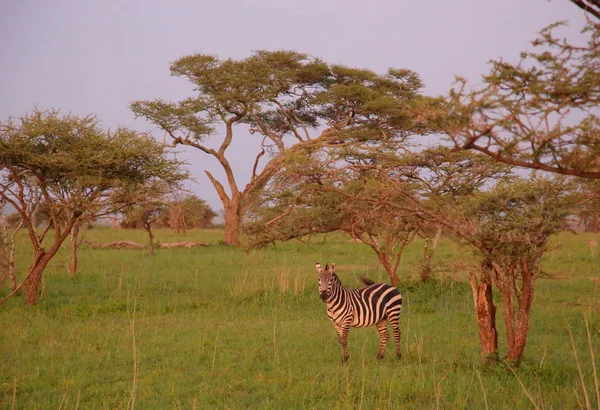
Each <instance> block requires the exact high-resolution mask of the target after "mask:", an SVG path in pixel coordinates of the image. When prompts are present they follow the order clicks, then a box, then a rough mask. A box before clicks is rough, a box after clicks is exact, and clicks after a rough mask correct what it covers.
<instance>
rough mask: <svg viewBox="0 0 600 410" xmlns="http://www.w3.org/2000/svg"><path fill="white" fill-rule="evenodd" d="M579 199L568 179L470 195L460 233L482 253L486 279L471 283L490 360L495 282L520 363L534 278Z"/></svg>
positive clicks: (493, 355) (511, 354)
mask: <svg viewBox="0 0 600 410" xmlns="http://www.w3.org/2000/svg"><path fill="white" fill-rule="evenodd" d="M575 203H576V199H575V197H574V196H573V194H572V193H571V191H570V190H569V186H568V183H567V181H556V180H550V179H542V178H538V177H534V178H532V179H531V180H524V179H520V180H516V181H512V182H511V183H504V182H501V183H500V184H498V185H497V186H496V187H494V189H493V190H489V191H486V192H480V193H478V194H477V195H474V196H472V197H470V198H466V200H465V202H464V203H463V206H462V208H461V210H460V211H459V212H458V213H457V214H456V215H458V214H460V218H461V219H462V223H460V222H458V221H457V220H455V222H454V224H453V226H454V228H455V231H454V232H455V233H458V235H459V236H460V237H461V239H462V240H466V241H468V243H470V245H471V246H473V247H474V248H475V249H476V250H477V251H478V253H479V254H480V255H481V264H480V269H479V275H480V279H479V281H477V278H476V275H475V272H472V273H471V286H472V289H473V297H474V302H475V307H476V317H477V322H478V326H479V334H480V339H481V346H482V355H483V356H484V357H485V358H486V359H487V360H495V359H497V355H498V353H497V347H498V346H497V331H496V327H495V311H496V307H495V306H494V304H493V301H492V288H491V285H492V282H493V283H494V284H495V285H496V287H497V288H498V291H499V292H500V295H501V297H502V301H503V304H502V312H503V317H504V324H505V329H506V340H507V345H508V352H507V356H506V357H507V359H508V360H509V361H511V362H512V363H514V364H515V365H518V364H519V363H520V361H521V358H522V356H523V353H524V351H525V345H526V341H527V334H528V330H529V315H530V311H531V306H532V303H533V290H534V280H535V278H536V277H537V276H539V274H540V272H541V267H540V261H541V258H542V255H543V254H544V252H545V251H546V250H547V246H548V240H549V239H550V236H551V235H553V234H555V233H556V232H558V231H560V230H561V229H563V228H564V227H565V226H566V217H567V216H568V215H569V214H570V212H571V211H572V210H573V209H574V204H575Z"/></svg>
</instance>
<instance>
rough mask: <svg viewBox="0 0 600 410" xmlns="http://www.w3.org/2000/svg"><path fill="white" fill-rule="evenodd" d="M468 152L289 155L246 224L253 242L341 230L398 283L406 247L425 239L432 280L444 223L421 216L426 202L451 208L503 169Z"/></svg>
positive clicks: (352, 149)
mask: <svg viewBox="0 0 600 410" xmlns="http://www.w3.org/2000/svg"><path fill="white" fill-rule="evenodd" d="M482 157H483V156H482V155H475V156H474V155H472V154H470V153H468V152H457V153H452V152H450V150H448V149H445V148H432V149H426V150H423V151H419V152H415V153H411V152H409V151H402V152H396V151H393V150H388V149H386V148H385V147H381V146H374V147H370V148H369V149H365V148H357V147H356V146H355V145H354V146H349V147H344V148H343V149H335V150H333V149H329V150H328V151H327V153H326V154H325V153H323V152H321V153H313V155H312V156H309V155H298V156H296V157H294V158H288V161H286V163H285V167H284V169H283V170H282V172H281V173H279V174H278V175H277V176H276V177H275V178H274V180H273V181H272V184H270V186H269V189H268V190H266V191H265V194H264V196H263V202H262V203H260V205H259V206H258V207H257V210H256V211H257V212H256V218H255V220H254V221H253V222H252V223H250V224H248V225H247V232H248V235H249V236H250V237H251V238H252V241H253V242H251V243H252V244H253V245H262V244H266V243H272V242H274V241H276V240H279V241H285V240H289V239H293V238H299V237H302V236H304V235H308V234H311V233H322V232H333V231H343V232H345V233H347V234H348V235H350V236H351V237H353V238H355V239H357V240H359V241H360V242H363V243H365V244H367V245H369V246H370V247H371V249H372V250H373V251H374V252H375V254H376V255H377V258H378V260H379V262H380V263H381V265H382V266H383V267H384V269H385V270H386V272H387V273H388V275H389V277H390V281H391V283H392V284H393V285H394V286H396V285H397V284H398V281H399V278H398V273H397V272H398V267H399V264H400V261H401V258H402V254H403V251H404V249H405V247H406V246H407V245H408V244H410V243H411V241H412V240H413V239H414V238H415V237H416V236H417V235H419V236H421V237H423V238H424V239H425V247H424V250H423V251H424V260H423V267H422V271H421V277H422V279H423V280H424V281H427V280H429V279H430V274H431V263H432V262H431V260H432V257H433V254H434V252H435V249H436V247H437V243H438V241H439V239H440V236H441V228H442V225H441V224H440V223H439V222H437V221H435V220H432V219H431V218H428V217H427V216H426V215H424V214H423V212H422V209H423V207H424V205H423V203H424V202H426V201H429V202H432V201H437V203H439V204H444V205H445V206H450V205H451V202H452V200H453V199H452V198H453V197H456V196H460V195H466V194H471V193H472V192H474V191H475V190H477V189H479V188H480V187H481V186H482V185H483V184H484V183H485V182H486V181H487V180H489V179H491V178H498V177H500V176H502V175H505V173H506V168H507V167H506V166H503V165H498V164H496V163H495V162H494V161H492V160H489V159H487V158H482Z"/></svg>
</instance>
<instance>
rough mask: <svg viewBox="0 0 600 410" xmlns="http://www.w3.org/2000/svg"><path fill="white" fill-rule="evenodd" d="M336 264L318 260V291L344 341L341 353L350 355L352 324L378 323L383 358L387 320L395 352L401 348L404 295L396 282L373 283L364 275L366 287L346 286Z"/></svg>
mask: <svg viewBox="0 0 600 410" xmlns="http://www.w3.org/2000/svg"><path fill="white" fill-rule="evenodd" d="M334 270H335V265H332V267H331V268H330V267H329V266H326V267H325V269H323V268H322V267H321V265H320V264H319V263H318V262H317V271H318V272H319V294H320V297H321V299H322V300H323V301H324V302H325V303H326V305H327V316H328V317H329V319H330V320H331V321H332V322H333V324H334V326H335V329H336V331H337V333H338V337H339V340H340V344H341V345H342V357H343V360H344V361H346V360H347V359H348V357H349V355H348V347H347V345H348V330H349V328H350V327H368V326H376V327H377V331H378V333H379V337H380V338H381V345H380V347H379V351H378V353H377V358H379V359H381V358H383V353H384V352H385V347H386V345H387V341H388V340H389V337H390V335H389V333H388V330H387V326H386V321H388V322H390V326H391V327H392V331H393V334H394V339H395V341H396V355H397V356H398V357H400V356H401V352H400V328H399V324H398V318H399V315H400V310H401V309H402V295H401V294H400V292H399V291H398V289H396V288H395V287H393V286H390V285H388V284H385V283H376V284H373V282H372V281H370V280H368V279H363V282H365V284H367V285H368V286H367V287H364V288H362V289H347V288H345V287H344V286H343V285H342V282H341V281H340V279H339V277H338V276H337V275H336V274H335V271H334Z"/></svg>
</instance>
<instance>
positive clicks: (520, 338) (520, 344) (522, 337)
mask: <svg viewBox="0 0 600 410" xmlns="http://www.w3.org/2000/svg"><path fill="white" fill-rule="evenodd" d="M521 274H522V280H523V284H522V287H521V295H520V297H519V310H518V312H517V315H516V320H515V330H514V338H513V343H512V344H510V345H509V347H508V360H510V361H512V362H513V363H515V365H517V366H518V365H519V363H520V362H521V358H522V357H523V352H524V351H525V344H526V343H527V333H528V331H529V313H530V311H531V302H532V301H533V274H532V273H531V272H530V271H529V265H528V264H527V262H526V261H523V262H522V263H521Z"/></svg>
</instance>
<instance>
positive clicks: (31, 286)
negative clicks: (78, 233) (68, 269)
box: [25, 248, 58, 306]
mask: <svg viewBox="0 0 600 410" xmlns="http://www.w3.org/2000/svg"><path fill="white" fill-rule="evenodd" d="M57 250H58V248H57V249H56V250H55V249H54V248H52V250H51V251H49V252H45V251H44V250H43V249H40V250H39V251H38V252H37V255H36V258H35V261H34V262H33V264H32V265H31V267H30V268H29V272H27V278H28V279H27V285H26V286H25V304H27V305H29V306H32V305H35V304H37V303H38V301H39V298H40V294H41V290H42V289H41V286H42V274H43V273H44V269H45V268H46V265H48V262H50V259H52V257H53V256H54V254H56V251H57Z"/></svg>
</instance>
